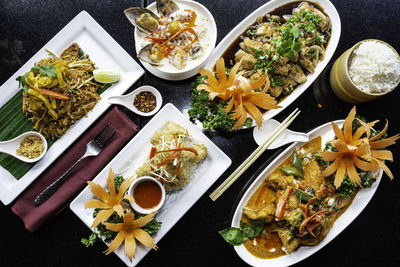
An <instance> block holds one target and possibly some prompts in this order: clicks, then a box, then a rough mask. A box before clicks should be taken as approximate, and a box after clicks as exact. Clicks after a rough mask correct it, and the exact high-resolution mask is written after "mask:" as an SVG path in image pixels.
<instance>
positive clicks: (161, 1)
mask: <svg viewBox="0 0 400 267" xmlns="http://www.w3.org/2000/svg"><path fill="white" fill-rule="evenodd" d="M156 6H157V12H158V13H159V14H162V15H163V16H168V15H169V14H171V13H174V12H175V11H177V10H178V9H179V6H178V5H177V4H176V3H175V2H174V1H172V0H157V1H156Z"/></svg>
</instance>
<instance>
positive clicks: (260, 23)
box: [189, 2, 331, 131]
mask: <svg viewBox="0 0 400 267" xmlns="http://www.w3.org/2000/svg"><path fill="white" fill-rule="evenodd" d="M330 35H331V20H330V18H329V17H328V16H327V15H326V14H324V13H323V11H321V9H320V8H319V7H318V6H317V5H316V4H314V3H310V2H292V3H289V4H286V5H284V6H282V7H280V8H278V9H276V10H274V11H272V12H270V13H268V14H266V15H264V16H260V17H258V18H257V20H256V22H255V23H254V24H253V25H251V26H249V27H248V28H247V30H246V31H245V32H244V33H243V34H242V35H240V36H239V37H238V38H237V39H236V40H235V41H234V42H233V43H232V44H231V45H230V47H229V48H228V49H227V50H226V51H225V53H224V54H223V55H222V57H223V59H224V60H225V62H226V64H227V66H226V67H227V69H226V72H227V74H228V75H229V73H230V71H231V68H233V67H234V65H235V64H237V63H239V62H240V67H239V69H238V74H237V76H242V77H243V78H245V79H247V80H248V81H249V82H254V81H257V80H259V79H261V78H262V77H264V76H265V75H267V76H268V81H267V82H266V84H265V88H267V90H266V92H265V93H266V94H268V95H270V96H271V97H273V99H275V100H276V101H277V102H278V103H279V102H280V101H281V100H283V99H284V98H285V97H286V96H287V95H289V94H290V93H291V92H293V91H294V90H295V89H296V87H297V86H298V85H300V84H302V83H305V82H306V81H307V75H308V74H309V73H314V71H315V68H316V66H317V64H318V63H319V62H320V61H321V60H323V58H324V54H325V51H326V46H327V44H328V42H329V38H330ZM235 74H236V72H235ZM206 78H207V76H206V77H204V76H200V77H197V78H196V81H195V82H194V83H193V84H192V104H191V106H190V110H189V116H190V118H191V119H193V120H196V119H198V120H200V121H201V122H202V123H203V127H204V129H206V130H223V131H232V126H233V125H234V124H235V122H236V118H235V117H234V116H232V114H234V113H235V110H231V111H230V112H225V111H224V108H225V107H226V106H227V104H228V103H229V101H230V98H229V99H227V100H226V99H225V100H224V99H221V98H218V97H215V98H213V100H210V99H211V98H210V96H211V95H209V92H206V91H202V90H198V86H199V85H200V84H203V83H205V79H206ZM216 78H217V79H218V77H217V75H216ZM235 86H236V85H235ZM262 88H264V85H263V86H262V87H260V88H258V89H257V88H255V89H254V91H256V92H259V91H261V89H262ZM227 90H232V89H230V88H228V89H227ZM253 104H254V105H256V106H257V108H258V109H260V111H261V112H265V111H266V110H265V109H263V108H262V107H261V106H260V105H258V104H257V102H254V101H253ZM246 111H247V113H248V114H249V115H250V116H251V117H253V119H254V120H256V122H257V119H256V118H255V117H254V116H253V115H254V110H253V111H251V110H250V109H249V110H246ZM253 119H252V118H250V117H249V118H248V120H247V121H246V122H245V123H244V124H243V126H242V127H249V126H251V125H252V123H253V122H252V120H253ZM257 124H258V122H257Z"/></svg>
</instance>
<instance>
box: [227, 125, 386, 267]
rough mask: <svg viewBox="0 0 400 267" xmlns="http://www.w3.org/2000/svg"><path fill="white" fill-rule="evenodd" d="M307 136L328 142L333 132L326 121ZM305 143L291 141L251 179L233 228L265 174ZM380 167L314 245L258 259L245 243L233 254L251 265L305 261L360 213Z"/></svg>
mask: <svg viewBox="0 0 400 267" xmlns="http://www.w3.org/2000/svg"><path fill="white" fill-rule="evenodd" d="M335 123H336V124H338V125H339V127H341V126H342V125H343V123H344V120H340V121H335ZM308 135H309V136H310V139H312V138H315V137H317V136H321V137H322V144H323V146H324V144H325V143H326V142H327V141H330V140H332V139H334V137H335V134H334V133H333V130H332V125H331V123H326V124H323V125H321V126H319V127H318V128H316V129H314V130H312V131H310V132H309V133H308ZM303 144H304V143H294V144H293V145H291V146H289V147H288V148H287V149H286V150H285V151H283V152H282V153H281V154H280V155H279V156H278V157H277V158H276V159H275V160H274V161H272V162H271V163H270V164H269V165H268V166H267V167H266V168H265V170H264V171H262V173H261V174H260V175H259V176H258V177H257V178H256V179H255V180H254V182H253V183H252V184H251V185H250V187H249V188H248V189H247V191H246V192H245V193H244V195H243V197H242V199H241V200H240V202H239V204H238V206H237V208H236V210H235V213H234V215H233V219H232V224H231V226H232V227H239V225H240V218H241V216H242V209H243V207H244V206H245V205H246V203H247V202H248V201H249V199H250V197H251V196H252V195H253V193H254V192H255V191H256V190H257V188H258V187H259V186H260V185H261V183H262V182H263V181H264V179H265V177H267V176H268V175H269V174H270V173H272V172H273V171H274V170H275V169H276V168H277V167H279V166H280V165H281V164H282V163H283V162H284V161H285V160H286V159H287V158H289V157H290V156H291V155H292V154H293V151H294V150H295V149H296V148H298V147H300V146H302V145H303ZM382 173H383V172H382V170H380V171H378V172H377V173H376V174H375V175H376V177H377V180H376V182H375V183H373V184H372V186H371V187H370V188H366V189H361V190H359V192H358V193H357V195H356V196H355V198H354V200H353V202H352V204H351V205H350V206H349V207H348V209H347V210H346V211H345V212H344V213H343V214H342V215H341V216H340V217H339V218H338V219H337V220H336V221H335V223H334V224H333V227H332V228H331V229H330V231H329V233H328V234H327V236H326V237H325V239H324V240H322V241H321V243H319V244H318V245H316V246H302V247H300V248H298V249H297V250H295V251H294V252H292V253H290V254H288V255H285V256H282V257H279V258H274V259H261V258H257V257H255V256H254V255H253V254H251V253H250V252H248V251H247V249H246V248H245V247H244V245H240V246H236V247H235V251H236V253H237V254H238V255H239V256H240V258H242V259H243V260H244V261H245V262H247V263H248V264H250V265H252V266H289V265H292V264H295V263H297V262H299V261H302V260H304V259H305V258H307V257H309V256H311V255H313V254H314V253H316V252H317V251H319V250H320V249H322V248H323V247H324V246H326V245H327V244H328V243H329V242H330V241H332V240H333V239H334V238H335V237H336V236H337V235H339V234H340V233H341V232H342V231H343V230H344V229H345V228H346V227H347V226H348V225H350V223H351V222H352V221H353V220H354V219H355V218H356V217H357V216H358V215H359V214H360V213H361V211H362V210H363V209H364V208H365V207H366V206H367V204H368V202H369V201H370V200H371V198H372V197H373V195H374V194H375V191H376V189H377V188H378V185H379V183H380V181H381V178H382Z"/></svg>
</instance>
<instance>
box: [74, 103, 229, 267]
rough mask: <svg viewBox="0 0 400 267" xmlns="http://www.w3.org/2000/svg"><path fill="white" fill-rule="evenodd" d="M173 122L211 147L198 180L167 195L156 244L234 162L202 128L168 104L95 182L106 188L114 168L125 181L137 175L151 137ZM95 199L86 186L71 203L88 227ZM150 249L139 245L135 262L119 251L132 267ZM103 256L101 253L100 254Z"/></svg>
mask: <svg viewBox="0 0 400 267" xmlns="http://www.w3.org/2000/svg"><path fill="white" fill-rule="evenodd" d="M169 121H174V122H176V123H178V124H180V125H181V126H183V127H185V128H186V129H188V131H189V134H190V135H191V136H192V137H193V138H194V139H195V140H196V141H197V140H199V141H200V142H202V143H203V144H205V145H206V147H207V157H206V158H205V159H204V161H202V162H201V163H200V164H199V165H198V166H197V167H196V171H195V174H194V179H193V180H192V181H190V182H189V183H188V184H187V185H186V186H185V187H183V188H182V189H181V190H178V191H173V192H170V193H167V196H166V199H165V203H164V206H163V207H162V208H161V210H160V211H159V212H158V213H157V220H159V221H162V226H161V228H160V230H159V231H158V233H157V234H156V235H154V236H153V238H154V240H155V243H157V242H158V241H160V239H161V238H162V237H163V236H164V235H165V234H166V233H167V232H168V231H169V230H170V229H171V228H172V227H173V226H174V225H175V223H176V222H177V221H178V220H179V219H180V218H181V217H182V216H183V215H184V214H185V213H186V212H187V211H188V210H189V209H190V208H191V207H192V206H193V205H194V203H196V201H197V200H198V199H199V198H200V197H201V196H202V195H203V194H204V193H205V192H206V191H207V189H208V188H209V187H210V186H211V185H212V184H213V183H214V182H215V181H216V180H217V179H218V178H219V177H220V176H221V175H222V174H223V173H224V172H225V170H226V169H227V168H228V167H229V166H230V165H231V163H232V161H231V159H230V158H229V157H228V156H226V155H225V154H224V152H222V151H221V150H220V149H219V148H218V147H217V146H216V145H215V144H214V143H212V142H211V140H210V139H208V137H206V136H205V135H204V134H203V133H202V132H201V131H200V130H199V129H197V128H196V127H195V126H194V125H193V124H192V123H191V122H190V121H189V120H188V119H186V118H185V117H184V116H183V114H182V113H181V112H179V110H178V109H176V108H175V106H173V105H172V104H170V103H169V104H166V105H165V106H164V108H162V109H161V111H160V112H159V113H157V114H156V115H155V116H154V117H153V118H152V119H151V120H150V121H149V122H148V123H147V124H146V126H145V127H144V128H143V129H142V130H141V131H140V132H139V133H138V134H137V135H136V136H135V137H134V138H133V139H132V140H131V141H130V142H129V143H128V144H127V145H126V146H125V147H124V148H123V149H122V150H121V152H119V153H118V155H117V156H115V157H114V159H113V160H112V161H111V162H110V163H109V164H107V166H106V167H105V168H104V169H103V170H102V171H101V172H100V173H99V174H98V175H97V176H96V177H95V178H94V180H93V182H95V183H98V184H100V185H102V186H103V187H104V188H105V187H106V177H107V173H108V171H109V169H110V168H113V170H115V172H116V174H118V175H122V176H124V177H125V178H126V177H129V176H132V175H135V173H136V169H137V168H138V167H140V166H141V165H142V164H143V162H144V160H145V159H146V158H147V157H148V153H149V151H150V148H151V145H150V142H149V140H150V138H151V137H152V136H153V135H154V133H155V132H156V131H157V130H160V129H162V128H163V127H164V126H165V124H166V123H167V122H169ZM93 197H94V196H93V194H92V193H91V191H90V188H89V187H86V188H85V189H84V190H83V191H82V192H81V193H80V194H79V195H78V196H77V197H76V198H75V199H74V200H73V201H72V203H71V205H70V208H71V210H72V211H73V212H74V213H75V214H76V215H77V216H78V217H79V218H80V219H81V220H82V221H83V222H84V223H85V224H86V225H87V226H88V227H90V225H91V224H92V223H93V216H92V214H93V209H85V208H84V203H85V202H86V201H88V200H89V199H92V198H93ZM149 250H150V248H145V247H143V246H138V247H137V248H136V252H135V255H136V256H135V258H134V259H133V260H132V262H130V261H129V259H128V257H127V256H126V255H125V251H124V246H121V247H120V248H119V249H117V250H116V251H115V253H116V254H117V256H118V257H119V258H120V259H121V260H122V261H123V262H124V263H125V264H126V265H128V266H135V265H136V264H138V263H139V262H140V260H141V259H142V258H143V257H144V256H145V255H146V254H147V253H148V252H149ZM99 254H101V251H99Z"/></svg>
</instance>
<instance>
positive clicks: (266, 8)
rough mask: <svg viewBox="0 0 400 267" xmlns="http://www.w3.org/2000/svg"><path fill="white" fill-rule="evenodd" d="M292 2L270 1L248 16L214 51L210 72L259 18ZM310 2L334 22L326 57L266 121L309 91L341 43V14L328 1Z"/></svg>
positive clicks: (269, 113) (208, 66) (265, 116)
mask: <svg viewBox="0 0 400 267" xmlns="http://www.w3.org/2000/svg"><path fill="white" fill-rule="evenodd" d="M290 2H293V0H274V1H270V2H268V3H266V4H264V5H262V6H261V7H259V8H258V9H256V10H255V11H254V12H253V13H251V14H250V15H248V16H247V17H246V18H245V19H244V20H243V21H242V22H240V23H239V24H238V25H237V26H236V27H235V28H233V30H232V31H230V32H229V33H228V35H226V36H225V38H224V39H223V40H222V41H221V42H220V43H219V44H218V46H217V47H216V48H215V49H214V52H213V53H212V54H211V56H210V57H209V58H208V60H207V63H206V65H205V68H206V69H210V70H211V69H213V67H214V65H215V62H216V61H217V60H218V59H219V58H220V57H221V56H222V55H223V54H224V52H225V51H226V50H227V49H228V47H229V46H230V45H231V44H232V42H233V41H234V40H236V39H237V38H238V37H239V36H240V35H241V34H242V33H244V32H245V30H246V29H247V27H249V26H250V25H252V24H253V23H254V22H255V21H256V19H257V17H259V16H263V15H265V14H267V13H269V12H271V11H273V10H274V9H276V8H278V7H280V6H282V5H285V4H287V3H290ZM310 2H314V3H317V4H318V5H319V6H320V7H322V9H323V11H324V12H325V13H326V14H327V15H328V16H329V18H330V19H331V21H332V31H331V37H330V40H329V43H328V46H327V49H326V51H325V57H324V59H323V60H322V61H320V62H319V63H318V64H317V66H316V68H315V72H314V73H313V74H310V75H307V81H306V82H305V83H303V84H300V85H299V86H298V87H296V89H295V90H294V91H293V92H292V93H291V94H290V95H288V96H287V97H286V98H285V99H284V100H283V101H282V102H280V103H279V105H280V106H282V108H278V109H272V110H269V111H267V112H265V113H264V114H263V118H264V121H266V120H268V119H271V118H273V117H274V116H275V115H277V114H279V113H280V112H281V111H283V110H285V108H287V107H288V106H289V105H290V104H291V103H292V102H293V101H295V100H296V99H297V98H298V97H299V96H300V95H301V94H302V93H304V91H305V90H307V88H308V87H309V86H310V85H311V84H312V83H313V82H314V80H315V79H316V78H317V77H318V76H319V74H320V73H321V72H322V71H323V70H324V69H325V67H326V66H327V65H328V63H329V61H330V59H331V58H332V56H333V54H334V52H335V50H336V47H337V45H338V43H339V38H340V33H341V24H340V17H339V14H338V12H337V10H336V8H335V6H334V5H333V4H332V3H331V2H330V1H328V0H316V1H310ZM255 125H256V124H255V122H254V121H253V126H255Z"/></svg>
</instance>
